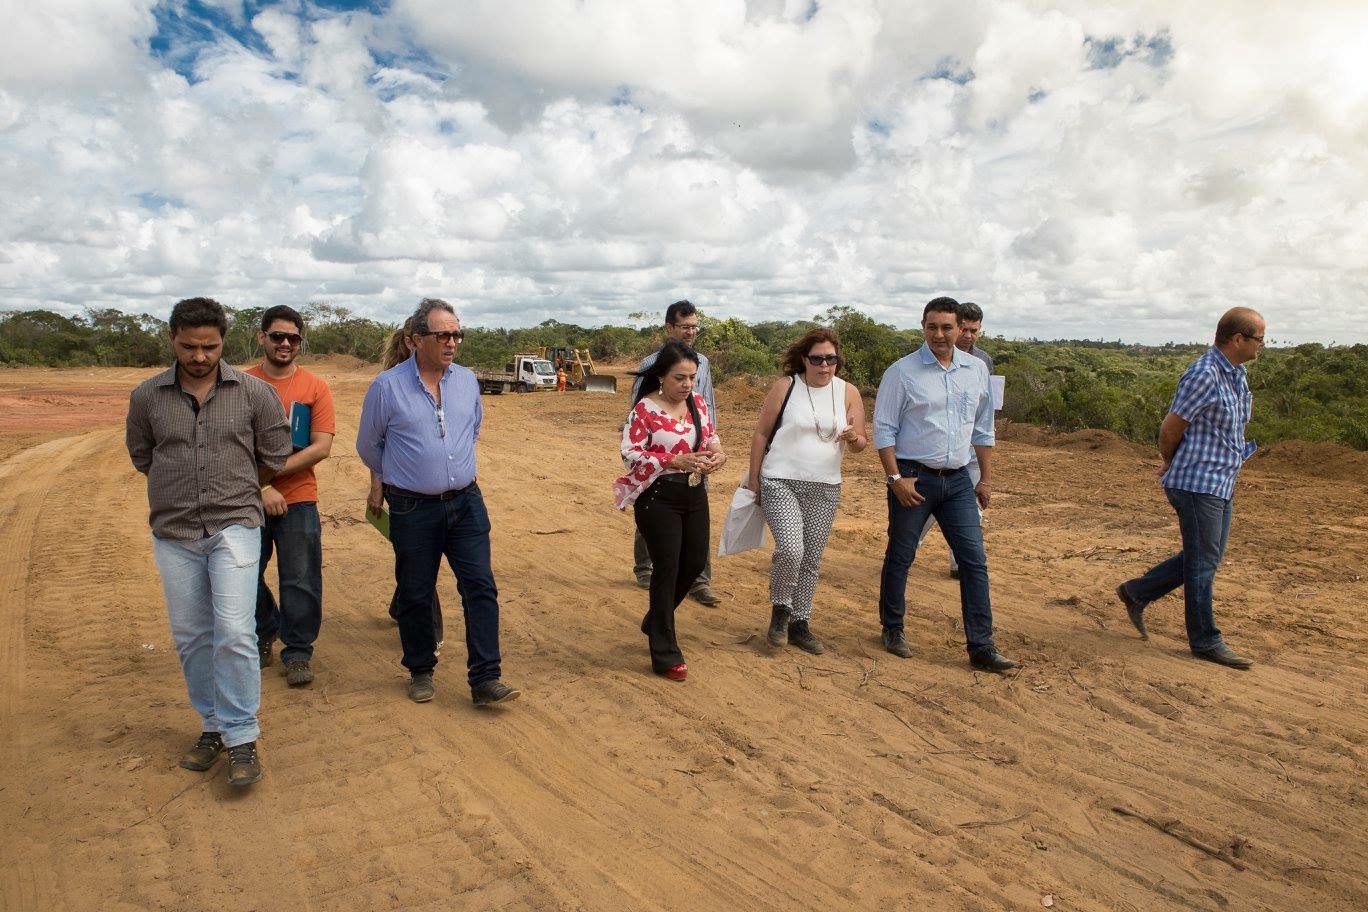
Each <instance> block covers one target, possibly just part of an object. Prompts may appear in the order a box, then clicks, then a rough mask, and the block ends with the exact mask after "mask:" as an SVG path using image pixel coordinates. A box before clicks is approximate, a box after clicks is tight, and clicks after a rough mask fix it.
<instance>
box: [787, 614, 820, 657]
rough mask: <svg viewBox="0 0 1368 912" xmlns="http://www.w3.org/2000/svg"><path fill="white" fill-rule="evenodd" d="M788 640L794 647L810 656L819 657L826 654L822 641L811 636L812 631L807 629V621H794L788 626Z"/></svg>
mask: <svg viewBox="0 0 1368 912" xmlns="http://www.w3.org/2000/svg"><path fill="white" fill-rule="evenodd" d="M788 639H789V642H790V643H792V644H793V645H794V646H797V647H798V648H799V649H801V650H803V652H806V653H809V654H811V655H815V656H819V655H821V654H822V653H824V652H826V647H825V646H823V645H822V641H821V640H819V639H817V638H816V637H815V636H813V635H812V631H811V630H810V629H808V622H807V621H794V622H793V623H792V624H789V628H788Z"/></svg>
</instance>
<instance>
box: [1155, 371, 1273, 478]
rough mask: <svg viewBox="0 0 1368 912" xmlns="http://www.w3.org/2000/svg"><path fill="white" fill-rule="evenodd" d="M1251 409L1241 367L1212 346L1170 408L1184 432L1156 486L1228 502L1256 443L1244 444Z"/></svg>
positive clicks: (1187, 375)
mask: <svg viewBox="0 0 1368 912" xmlns="http://www.w3.org/2000/svg"><path fill="white" fill-rule="evenodd" d="M1253 404H1254V396H1253V394H1252V393H1250V392H1249V382H1248V381H1247V380H1246V379H1245V368H1244V365H1243V364H1241V365H1239V366H1238V367H1237V366H1236V365H1234V364H1231V363H1230V360H1229V359H1228V358H1226V356H1225V355H1223V354H1221V352H1220V350H1219V349H1217V348H1214V347H1213V348H1210V349H1208V350H1207V351H1206V353H1205V354H1203V355H1202V357H1200V358H1198V359H1197V360H1196V361H1194V362H1192V366H1191V367H1189V368H1188V369H1187V372H1186V373H1184V374H1183V377H1182V379H1181V380H1179V381H1178V389H1176V390H1175V391H1174V393H1173V404H1172V405H1170V406H1169V411H1170V412H1172V413H1173V414H1175V415H1177V416H1178V417H1179V418H1182V419H1183V420H1184V421H1186V422H1187V423H1188V426H1187V431H1186V433H1184V434H1183V439H1182V440H1181V441H1180V442H1179V444H1178V451H1177V452H1176V453H1174V454H1173V462H1171V463H1170V464H1169V468H1168V471H1167V472H1165V473H1164V474H1163V477H1161V478H1160V479H1159V483H1160V484H1162V485H1163V486H1164V487H1166V488H1175V489H1177V490H1179V491H1191V492H1192V493H1194V494H1214V495H1215V496H1217V497H1220V498H1222V499H1224V500H1230V499H1231V497H1233V496H1234V494H1235V476H1237V475H1239V474H1240V466H1241V465H1243V464H1244V461H1245V460H1246V459H1248V458H1249V457H1250V456H1252V455H1254V448H1255V445H1254V441H1252V440H1245V427H1246V426H1247V425H1248V424H1249V410H1250V407H1251V406H1252V405H1253Z"/></svg>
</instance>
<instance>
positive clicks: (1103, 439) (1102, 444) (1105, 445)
mask: <svg viewBox="0 0 1368 912" xmlns="http://www.w3.org/2000/svg"><path fill="white" fill-rule="evenodd" d="M1054 445H1055V446H1057V447H1059V448H1060V449H1064V450H1089V451H1092V452H1094V453H1106V454H1115V455H1117V456H1123V455H1143V454H1146V453H1148V452H1149V451H1150V450H1149V448H1148V447H1144V446H1141V445H1140V444H1138V443H1133V442H1131V441H1129V440H1127V439H1126V438H1124V437H1122V436H1121V435H1120V434H1116V433H1113V432H1112V431H1103V430H1099V429H1097V428H1084V429H1083V430H1081V431H1074V432H1073V433H1071V434H1061V435H1060V436H1058V437H1056V438H1055V440H1054Z"/></svg>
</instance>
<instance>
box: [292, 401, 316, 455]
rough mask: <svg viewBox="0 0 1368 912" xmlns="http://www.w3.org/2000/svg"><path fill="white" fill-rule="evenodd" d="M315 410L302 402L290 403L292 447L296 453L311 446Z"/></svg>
mask: <svg viewBox="0 0 1368 912" xmlns="http://www.w3.org/2000/svg"><path fill="white" fill-rule="evenodd" d="M312 419H313V409H311V408H309V407H308V406H307V405H305V404H304V403H302V402H291V403H290V445H291V446H293V447H294V449H295V450H296V451H298V450H302V449H304V448H305V447H306V446H308V445H309V441H310V438H311V437H312V427H313V420H312Z"/></svg>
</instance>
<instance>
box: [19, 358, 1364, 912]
mask: <svg viewBox="0 0 1368 912" xmlns="http://www.w3.org/2000/svg"><path fill="white" fill-rule="evenodd" d="M315 369H316V370H318V372H319V373H321V374H323V375H324V376H325V377H326V378H327V379H328V380H329V381H330V382H331V383H332V385H333V389H334V392H335V394H336V395H337V397H338V402H339V409H338V415H339V424H340V428H339V430H340V433H339V438H338V440H337V444H336V446H335V447H334V453H335V455H334V456H333V458H331V459H330V460H328V461H327V462H326V463H324V464H323V465H322V466H321V468H320V471H319V481H320V488H321V494H322V501H321V503H320V510H321V512H322V513H323V514H324V516H325V517H326V519H325V536H326V538H325V542H324V549H325V570H324V582H325V589H326V591H325V618H324V625H323V632H322V635H321V638H320V640H319V643H318V647H317V654H316V662H315V666H316V668H317V670H318V672H319V674H318V679H317V680H316V681H315V682H314V684H313V685H312V686H311V687H309V688H306V689H298V690H290V689H288V688H286V686H285V683H284V680H283V678H281V677H280V676H279V675H278V674H277V671H278V667H272V668H268V669H267V670H266V673H265V678H264V682H263V703H262V726H263V729H264V734H263V737H262V741H261V747H262V757H263V760H264V763H265V765H266V771H267V772H266V778H265V779H264V780H263V781H262V782H261V783H260V784H259V785H257V786H255V787H253V788H252V789H250V790H248V791H247V792H246V794H235V793H234V792H232V791H230V789H229V787H228V785H227V784H226V782H225V775H224V764H222V763H220V765H219V766H218V767H216V768H215V770H213V771H212V772H211V773H208V774H193V773H188V772H186V771H184V770H181V769H179V768H178V767H177V766H176V764H175V761H176V758H177V757H178V756H179V754H180V752H181V751H182V750H183V749H184V748H185V747H186V746H187V745H188V743H189V742H190V741H191V740H193V738H194V736H195V733H196V731H197V720H196V718H195V717H194V715H193V713H192V712H191V711H190V708H189V706H188V702H187V700H186V697H185V691H184V684H183V682H182V678H181V674H180V669H179V666H178V664H177V661H176V656H175V652H174V650H173V649H172V647H171V641H170V636H169V633H168V630H167V625H166V620H165V613H164V608H163V601H162V596H161V590H160V586H159V583H158V579H157V573H156V569H155V567H154V565H153V563H152V558H151V549H150V545H149V541H148V529H147V522H146V510H145V506H146V501H145V492H144V486H143V483H142V479H141V477H140V476H138V475H137V474H136V473H135V472H134V471H133V469H132V468H131V466H130V465H129V463H128V459H127V456H126V453H125V451H124V449H123V436H122V415H121V408H122V404H123V402H124V401H126V393H127V390H128V389H129V388H130V387H131V386H132V384H133V383H134V382H136V380H137V379H139V378H140V377H141V376H145V375H146V374H147V373H148V372H137V371H69V372H57V371H4V372H0V402H3V411H4V413H5V419H4V421H3V422H0V445H3V446H4V449H3V450H2V451H0V456H3V457H4V461H3V463H0V600H2V601H3V612H0V661H2V662H3V684H2V685H0V728H2V729H3V732H4V736H3V737H2V738H0V745H2V747H0V750H3V755H0V763H3V769H4V771H5V774H4V776H3V777H0V779H2V780H3V785H0V823H3V826H4V829H5V834H4V838H3V839H0V853H3V854H2V855H0V871H3V874H0V880H3V889H0V906H2V907H3V908H4V909H5V910H43V912H47V910H68V909H69V910H79V912H87V910H92V909H94V910H130V912H131V910H139V912H141V910H187V912H188V910H203V909H208V908H211V907H222V908H225V909H233V910H242V912H246V910H268V909H270V910H275V909H290V910H300V912H303V910H334V909H336V910H343V909H345V910H369V909H405V910H438V909H443V910H445V909H484V908H498V909H528V910H551V909H556V910H581V909H582V910H638V909H642V910H670V912H673V910H683V909H690V910H711V909H719V910H720V909H725V910H751V909H775V910H779V909H783V910H789V909H813V910H818V909H820V910H830V909H852V910H855V909H859V910H876V909H877V910H885V909H898V910H902V909H907V910H913V909H917V910H921V909H938V910H947V909H948V910H1005V909H1016V910H1027V909H1033V908H1041V907H1042V903H1043V901H1044V900H1043V898H1045V897H1050V901H1051V902H1053V908H1056V909H1088V910H1118V909H1119V910H1128V909H1129V910H1149V909H1200V910H1221V909H1240V910H1269V912H1284V910H1293V909H1296V910H1314V909H1326V910H1330V909H1335V910H1343V909H1355V908H1357V909H1363V908H1368V844H1366V843H1365V837H1364V834H1365V832H1368V810H1366V809H1365V806H1364V785H1363V784H1364V775H1363V768H1362V767H1363V762H1364V759H1365V753H1366V752H1368V743H1365V739H1366V738H1368V710H1365V697H1366V696H1368V660H1365V658H1364V651H1365V645H1368V633H1365V625H1364V621H1363V605H1364V602H1365V596H1368V583H1366V582H1365V579H1364V577H1365V576H1368V516H1365V509H1364V504H1365V503H1368V497H1365V494H1368V464H1366V463H1365V461H1364V457H1363V454H1353V453H1349V452H1347V451H1344V450H1338V449H1335V448H1327V447H1311V446H1304V445H1303V446H1291V445H1289V446H1284V447H1280V448H1275V450H1274V452H1272V453H1271V454H1270V455H1268V456H1264V457H1259V458H1256V459H1255V460H1254V461H1253V462H1252V463H1251V465H1250V467H1249V468H1248V469H1247V471H1246V473H1245V475H1244V477H1243V478H1242V480H1241V484H1240V488H1239V491H1238V494H1237V501H1236V513H1235V525H1234V531H1233V534H1232V540H1231V544H1230V551H1229V557H1228V559H1227V561H1226V564H1225V565H1224V567H1223V570H1222V573H1221V576H1220V577H1219V579H1218V581H1217V587H1216V591H1217V598H1218V621H1219V622H1220V624H1221V627H1222V629H1223V630H1224V632H1225V634H1226V636H1227V638H1228V639H1229V640H1230V641H1231V642H1232V644H1234V645H1235V646H1236V647H1237V648H1239V649H1240V651H1242V652H1246V653H1248V654H1249V655H1250V656H1251V657H1252V658H1254V659H1255V660H1256V662H1257V663H1258V664H1256V666H1255V667H1254V669H1253V670H1252V671H1249V672H1247V673H1239V672H1233V671H1228V670H1225V669H1220V668H1217V667H1215V666H1212V665H1208V664H1205V663H1201V662H1197V661H1195V660H1193V659H1191V658H1190V657H1189V656H1188V655H1187V651H1186V646H1185V641H1184V639H1183V634H1182V604H1181V600H1180V598H1177V597H1170V598H1168V599H1166V600H1164V601H1163V602H1161V603H1159V604H1157V605H1155V606H1154V608H1153V609H1152V610H1151V612H1150V614H1151V618H1152V619H1151V632H1152V639H1151V641H1149V642H1142V641H1140V640H1139V639H1137V638H1136V637H1135V636H1134V634H1133V632H1132V631H1131V630H1130V628H1129V625H1128V624H1127V623H1126V620H1125V616H1124V613H1123V612H1121V611H1120V610H1119V608H1118V606H1117V605H1116V604H1115V602H1114V599H1113V596H1112V595H1111V590H1112V587H1113V586H1114V585H1115V584H1116V582H1117V581H1118V580H1119V579H1121V578H1123V577H1124V576H1128V575H1132V574H1134V573H1136V572H1137V571H1139V570H1141V569H1142V568H1144V567H1145V566H1147V565H1148V564H1150V563H1152V562H1154V561H1155V560H1156V559H1158V558H1160V557H1161V556H1163V555H1165V554H1166V553H1168V552H1170V551H1171V550H1172V549H1173V548H1174V546H1175V543H1176V540H1177V532H1176V524H1175V523H1174V522H1173V521H1172V519H1171V511H1170V510H1169V509H1168V507H1167V504H1166V502H1165V501H1164V500H1163V497H1162V494H1161V492H1160V491H1159V489H1158V487H1157V485H1156V484H1155V482H1154V478H1153V469H1152V467H1151V466H1150V464H1149V463H1148V462H1147V459H1146V454H1145V452H1144V451H1143V450H1141V449H1139V448H1136V447H1133V446H1130V445H1129V444H1125V443H1122V442H1120V441H1118V440H1116V439H1115V438H1113V437H1110V436H1108V435H1105V434H1098V433H1082V434H1078V435H1073V436H1072V437H1066V438H1051V437H1047V436H1045V435H1041V434H1038V433H1035V432H1032V431H1030V429H1025V430H1024V431H1021V432H1018V433H1016V434H1015V435H1008V439H1005V440H1004V441H1003V442H1002V443H1001V444H1000V446H999V448H998V468H997V474H998V482H999V483H998V488H999V493H998V494H997V495H996V499H995V501H994V505H993V507H992V509H991V510H990V511H989V515H988V519H987V524H986V527H985V534H986V536H987V540H988V554H989V563H990V568H991V572H992V584H993V597H994V613H995V616H996V620H997V626H998V630H999V634H998V639H999V643H1000V645H1001V646H1002V647H1003V649H1004V651H1005V652H1007V653H1008V654H1009V655H1011V656H1012V657H1014V658H1016V659H1019V660H1021V661H1023V662H1024V663H1025V668H1024V669H1023V670H1022V672H1021V673H1020V674H1019V675H1016V676H1015V677H1011V678H999V677H995V676H991V675H982V674H979V675H975V674H973V673H972V672H971V671H970V670H969V668H968V665H967V663H966V661H965V655H964V650H963V643H962V634H961V631H960V629H959V627H960V625H959V610H958V592H957V585H956V584H955V583H954V582H953V581H951V580H950V579H949V578H948V576H947V575H946V572H945V545H944V542H943V541H941V540H940V539H939V538H938V537H935V538H933V539H932V540H929V541H931V544H929V545H928V546H927V547H926V548H924V549H923V552H922V554H920V555H919V558H918V562H917V565H916V566H915V567H914V568H913V574H912V579H911V591H910V594H909V617H908V629H907V633H908V638H909V640H910V641H911V642H912V644H913V646H914V648H915V649H916V657H915V658H913V659H911V660H906V661H903V660H899V659H896V658H894V657H893V656H890V655H888V654H887V653H885V652H883V651H882V650H881V649H880V648H879V644H878V625H877V617H876V613H875V608H874V599H875V596H876V593H877V585H878V568H879V562H880V559H881V556H882V547H883V526H884V506H883V504H884V492H883V487H882V485H881V483H880V472H879V469H878V467H877V461H876V460H875V458H874V456H873V454H872V452H871V453H866V454H863V455H862V456H861V457H858V458H856V457H852V458H851V459H850V460H849V462H848V471H847V478H846V485H845V491H844V494H843V501H842V505H841V512H840V514H839V516H838V519H837V525H836V530H835V532H834V534H833V536H832V541H831V546H830V549H829V550H828V552H827V557H826V561H825V565H824V568H823V570H824V573H823V580H822V584H821V587H820V589H819V591H818V605H817V609H816V612H815V614H814V620H813V627H814V630H815V631H816V632H818V633H819V634H820V635H821V636H822V637H823V638H824V639H825V641H826V642H827V644H828V646H829V651H828V653H827V654H826V655H824V656H822V657H820V658H812V657H809V656H807V655H805V654H803V653H799V652H797V651H795V650H793V649H788V650H785V651H782V652H778V653H775V652H772V651H771V650H770V649H769V648H768V647H767V646H766V645H765V644H764V640H763V627H764V625H765V623H766V621H767V619H768V611H769V609H768V604H767V597H766V568H767V564H768V554H767V553H764V554H761V553H759V552H751V553H750V554H747V555H741V556H737V557H731V558H717V559H715V562H714V563H715V574H716V586H717V588H718V590H719V591H720V592H721V593H722V594H723V595H724V596H725V599H726V600H725V602H724V603H723V605H722V606H721V607H719V608H714V609H706V608H702V607H700V606H698V605H696V604H694V603H692V602H689V603H686V605H685V607H684V608H682V609H681V615H680V622H679V626H680V630H681V632H682V642H683V646H684V649H685V653H686V655H687V657H688V661H689V669H690V677H689V681H688V682H687V683H685V684H683V685H679V684H673V683H670V682H668V681H665V680H663V679H660V678H656V677H654V676H652V675H651V674H650V673H649V667H648V663H647V660H646V653H645V643H644V641H643V638H642V637H641V635H640V634H639V632H638V631H637V629H636V621H637V620H638V619H639V618H640V615H641V612H642V610H643V608H644V606H645V593H643V592H642V591H641V590H639V589H637V588H635V586H634V585H633V582H632V578H631V574H630V566H629V561H630V551H631V543H630V536H631V519H630V514H619V513H617V512H615V511H614V510H613V509H612V505H611V497H610V481H611V479H612V478H613V477H614V475H615V474H617V472H618V470H619V466H620V463H619V461H618V459H617V455H616V446H617V421H618V420H619V419H620V417H621V414H622V413H623V411H624V410H625V398H624V397H623V396H621V395H619V396H617V397H608V396H593V395H587V394H583V393H569V394H563V395H559V394H539V395H529V396H511V395H510V396H502V397H493V398H487V399H486V400H485V405H486V409H487V417H486V422H485V433H484V436H483V438H482V441H481V444H480V455H479V459H480V483H481V487H482V488H483V490H484V492H485V497H486V499H487V501H488V503H489V507H490V511H491V514H492V516H493V521H494V526H495V532H494V558H495V572H496V575H497V578H498V581H499V585H500V590H501V602H502V605H503V630H504V634H503V650H504V669H505V677H506V678H507V679H508V680H510V681H513V682H515V683H517V684H519V685H520V686H522V687H523V688H524V689H525V694H524V697H523V699H522V700H520V701H519V702H517V703H515V704H513V705H512V706H511V707H509V708H508V709H507V710H506V711H495V712H478V711H476V710H474V709H473V708H472V707H471V705H470V702H469V699H468V695H467V692H466V688H465V686H464V673H463V672H464V668H463V665H464V651H463V649H462V647H461V642H462V637H461V635H460V629H461V628H460V621H459V614H458V613H457V612H456V610H455V609H456V606H457V605H458V604H459V602H458V600H457V598H456V595H455V592H454V585H453V583H452V582H451V580H450V577H449V576H448V577H447V578H446V579H445V580H444V581H443V583H442V587H443V590H442V595H443V603H444V604H445V605H448V606H450V607H449V613H448V628H447V629H448V633H447V644H448V645H447V648H446V650H445V651H444V655H443V664H442V666H441V667H440V668H439V669H438V675H437V683H438V696H437V699H436V700H435V701H433V702H431V703H428V704H424V705H416V704H413V703H410V702H409V701H408V700H407V699H405V696H404V682H405V675H404V672H403V669H402V668H401V667H400V665H399V650H398V642H397V633H396V630H395V628H394V627H393V625H392V624H391V622H390V621H389V619H388V617H387V616H386V613H385V607H386V604H387V600H388V597H389V593H390V590H391V588H392V586H393V576H392V562H391V556H390V552H389V548H388V544H387V543H386V542H385V541H384V540H383V539H381V538H380V537H379V536H378V535H376V533H375V532H374V530H372V529H371V528H370V527H369V526H368V525H366V524H365V523H363V522H361V521H360V517H361V511H362V505H363V497H364V491H365V471H364V468H363V466H362V465H361V464H360V462H359V460H358V459H357V458H356V456H355V451H354V449H353V434H354V431H355V426H356V419H357V417H358V414H359V409H360V401H361V395H362V394H363V392H364V389H365V386H366V384H367V383H368V382H369V380H370V377H371V375H372V372H373V369H372V368H370V367H365V366H350V365H346V364H342V363H340V362H328V363H325V364H322V365H318V366H315ZM759 394H760V391H758V390H751V389H747V388H745V387H744V386H735V385H734V386H732V387H730V388H727V389H724V390H723V391H722V392H721V403H720V409H719V410H720V413H721V424H722V427H723V432H724V433H723V437H724V442H725V444H726V446H727V449H728V450H729V452H731V453H732V454H733V456H734V457H735V458H736V459H737V461H736V462H734V463H733V464H732V465H731V466H730V467H729V470H728V471H727V472H725V473H724V474H725V481H724V483H722V484H718V485H716V486H715V487H714V490H713V491H712V502H713V507H714V528H715V529H716V528H717V527H718V525H719V524H720V520H721V514H722V510H723V509H724V507H725V503H726V502H727V501H728V500H729V499H730V495H731V490H732V488H733V487H734V485H735V483H736V481H737V479H738V478H739V476H740V472H741V464H742V461H743V459H744V452H745V448H746V444H747V441H748V438H749V427H750V423H751V422H752V421H753V414H754V407H755V405H756V404H757V403H758V397H759ZM26 410H27V411H26ZM26 416H28V417H26ZM63 416H65V418H64V417H63ZM1117 806H1120V807H1125V808H1128V809H1131V810H1134V811H1136V812H1138V813H1141V814H1146V815H1149V816H1150V817H1152V818H1154V820H1155V822H1156V823H1161V824H1162V823H1168V822H1170V821H1173V823H1172V825H1171V826H1170V827H1169V829H1170V830H1171V832H1165V831H1162V830H1161V829H1159V828H1157V827H1155V826H1152V825H1150V824H1147V823H1145V822H1144V821H1141V820H1138V819H1135V818H1133V817H1127V816H1122V815H1120V814H1118V813H1115V812H1114V811H1113V808H1114V807H1117ZM1185 839H1186V840H1188V841H1185ZM1190 841H1196V842H1199V843H1202V844H1203V845H1206V846H1207V847H1208V848H1209V849H1211V850H1212V851H1213V852H1216V853H1218V854H1219V855H1220V856H1221V857H1216V856H1215V855H1213V854H1210V853H1208V852H1204V851H1202V850H1200V849H1198V848H1194V847H1193V846H1192V845H1191V844H1190Z"/></svg>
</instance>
